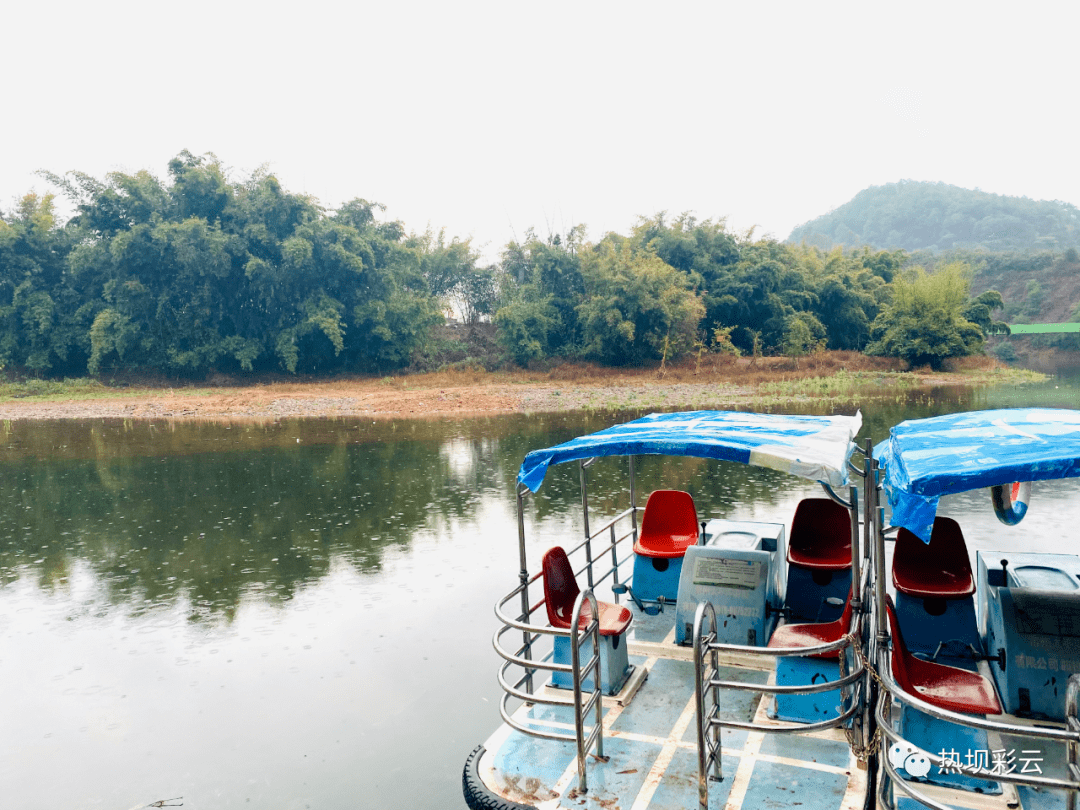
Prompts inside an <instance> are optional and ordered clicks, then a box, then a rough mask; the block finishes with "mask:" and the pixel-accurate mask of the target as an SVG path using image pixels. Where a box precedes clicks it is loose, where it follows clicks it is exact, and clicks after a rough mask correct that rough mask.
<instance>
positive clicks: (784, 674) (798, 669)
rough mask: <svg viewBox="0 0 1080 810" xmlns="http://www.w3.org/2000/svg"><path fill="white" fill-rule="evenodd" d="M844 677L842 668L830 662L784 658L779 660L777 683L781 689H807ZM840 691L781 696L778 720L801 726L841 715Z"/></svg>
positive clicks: (798, 657)
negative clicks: (805, 687)
mask: <svg viewBox="0 0 1080 810" xmlns="http://www.w3.org/2000/svg"><path fill="white" fill-rule="evenodd" d="M839 677H840V664H839V663H838V662H837V661H836V660H829V659H827V658H809V657H805V656H784V657H783V658H777V659H776V683H777V685H778V686H807V685H810V684H815V683H823V682H825V681H835V680H836V679H837V678H839ZM841 702H842V700H841V696H840V690H839V689H830V690H829V691H828V692H815V693H814V694H811V695H777V696H776V713H775V715H773V716H774V717H775V718H776V719H777V720H790V721H794V722H798V723H818V722H821V721H823V720H829V719H831V718H833V717H836V716H837V715H839V714H841V711H842V709H841V708H840V706H841Z"/></svg>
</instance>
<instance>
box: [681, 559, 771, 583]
mask: <svg viewBox="0 0 1080 810" xmlns="http://www.w3.org/2000/svg"><path fill="white" fill-rule="evenodd" d="M761 566H762V563H761V562H753V561H751V560H729V559H727V558H726V557H698V558H696V559H695V560H694V584H695V585H716V586H719V587H722V588H741V589H742V590H746V591H752V590H754V589H756V588H757V586H758V582H760V581H761Z"/></svg>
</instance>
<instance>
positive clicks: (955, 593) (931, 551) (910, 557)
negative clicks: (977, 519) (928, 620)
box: [892, 517, 975, 599]
mask: <svg viewBox="0 0 1080 810" xmlns="http://www.w3.org/2000/svg"><path fill="white" fill-rule="evenodd" d="M892 578H893V585H894V586H895V587H896V589H897V590H898V591H900V592H902V593H906V594H909V595H911V596H917V597H922V598H923V599H929V598H935V597H937V598H941V599H959V598H963V597H968V596H971V595H972V594H973V593H975V577H974V576H973V575H972V573H971V562H970V560H969V559H968V551H967V544H966V543H965V542H964V533H963V532H962V531H961V530H960V524H959V523H957V522H956V521H955V520H953V519H952V518H947V517H938V518H935V519H934V528H933V531H932V532H931V534H930V542H929V543H924V542H923V541H922V540H920V539H919V538H918V537H916V536H915V535H914V534H912V533H911V532H909V531H908V530H907V529H900V531H898V532H897V533H896V546H895V549H894V551H893V567H892Z"/></svg>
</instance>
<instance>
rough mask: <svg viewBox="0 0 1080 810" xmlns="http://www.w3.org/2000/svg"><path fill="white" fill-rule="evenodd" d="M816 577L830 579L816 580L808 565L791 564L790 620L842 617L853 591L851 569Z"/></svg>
mask: <svg viewBox="0 0 1080 810" xmlns="http://www.w3.org/2000/svg"><path fill="white" fill-rule="evenodd" d="M817 578H818V580H823V579H827V580H828V582H826V583H819V581H815V578H814V571H812V570H811V569H809V568H801V567H799V566H797V565H791V564H789V565H788V578H787V599H786V601H785V605H786V606H787V608H788V609H789V610H790V611H791V612H790V614H789V615H788V621H789V622H792V623H794V624H799V623H802V622H810V623H812V624H816V623H818V622H832V621H836V620H837V619H839V618H840V614H841V613H843V612H844V602H845V601H846V600H847V595H848V591H849V590H851V569H850V568H847V569H845V570H843V571H826V572H818V575H817ZM827 599H837V600H839V603H838V604H836V605H830V604H829V603H828V602H827V601H826V600H827ZM905 637H906V635H905Z"/></svg>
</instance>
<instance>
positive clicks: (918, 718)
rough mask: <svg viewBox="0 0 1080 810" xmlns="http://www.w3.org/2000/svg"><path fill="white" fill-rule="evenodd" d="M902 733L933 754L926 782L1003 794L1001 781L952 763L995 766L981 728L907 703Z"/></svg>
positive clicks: (924, 778) (916, 745)
mask: <svg viewBox="0 0 1080 810" xmlns="http://www.w3.org/2000/svg"><path fill="white" fill-rule="evenodd" d="M905 640H906V639H905ZM900 733H901V734H902V735H903V737H904V739H905V740H907V741H908V742H909V743H911V744H912V745H914V746H915V747H917V748H919V749H921V750H923V751H925V752H926V753H927V754H929V755H930V762H931V767H930V772H929V773H928V774H926V776H924V777H921V779H922V780H923V781H926V782H929V783H930V784H932V785H941V786H942V787H950V788H954V789H956V790H965V791H968V792H972V793H986V794H991V795H998V794H1000V793H1001V783H1000V782H993V781H989V780H986V779H977V778H976V777H974V776H969V775H968V774H966V773H964V772H963V770H962V769H958V768H955V767H952V765H951V764H950V763H953V764H956V765H961V766H968V765H969V764H973V763H976V762H979V761H980V760H982V759H985V762H983V763H982V767H983V768H984V769H985V770H990V769H992V768H993V759H992V754H991V750H990V743H989V741H988V740H987V737H986V732H985V731H983V730H982V729H977V728H968V727H967V726H958V725H955V724H953V723H947V722H945V721H944V720H938V719H937V718H935V717H931V716H930V715H928V714H925V713H923V712H921V711H919V710H918V709H913V708H912V707H910V706H904V707H903V709H902V711H901V715H900ZM901 773H904V772H903V771H901Z"/></svg>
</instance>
